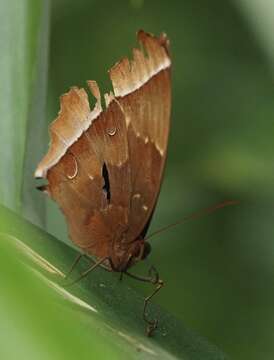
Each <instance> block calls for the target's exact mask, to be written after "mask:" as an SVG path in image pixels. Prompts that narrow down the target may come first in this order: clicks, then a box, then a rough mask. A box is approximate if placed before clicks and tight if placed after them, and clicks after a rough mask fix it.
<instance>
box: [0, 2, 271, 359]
mask: <svg viewBox="0 0 274 360" xmlns="http://www.w3.org/2000/svg"><path fill="white" fill-rule="evenodd" d="M7 4H8V3H7ZM7 4H4V3H3V2H2V3H1V14H0V16H1V22H0V24H1V25H0V26H1V32H0V34H1V36H0V41H1V43H0V46H1V53H3V54H4V56H1V57H0V61H1V72H0V80H1V81H0V96H1V99H0V106H1V108H0V113H1V120H0V127H1V128H0V130H1V132H0V134H1V142H0V152H1V159H0V199H1V202H2V203H4V204H5V205H8V206H9V207H11V208H13V209H16V210H17V211H18V212H21V213H22V212H23V213H24V215H25V216H27V217H28V219H30V220H31V221H33V222H35V223H38V224H40V225H43V226H44V228H46V229H47V230H48V231H49V232H50V233H52V234H54V235H56V236H57V237H58V238H59V239H62V240H63V241H68V239H67V235H66V228H65V224H64V221H63V218H62V215H61V213H60V212H59V211H58V209H57V208H56V206H55V205H54V204H52V203H51V202H49V201H48V200H44V199H42V198H41V196H39V195H38V194H36V193H35V191H34V190H33V186H34V183H33V181H32V180H30V179H31V173H32V171H33V169H34V168H35V165H36V163H37V160H38V159H39V158H40V157H41V155H42V153H43V151H45V149H46V148H47V142H48V138H47V137H46V121H45V118H46V120H47V121H48V122H50V121H51V120H52V119H53V118H54V117H55V116H56V113H57V111H58V109H59V100H58V99H59V96H60V95H61V94H62V93H64V92H66V91H67V90H68V88H69V87H70V86H72V85H78V86H85V81H86V80H88V79H96V80H98V82H99V84H100V86H101V88H102V89H103V90H105V91H106V90H108V89H109V88H110V81H109V80H108V76H107V71H106V70H107V69H109V68H110V66H111V65H112V64H113V63H114V62H116V61H117V60H118V59H119V58H121V56H124V55H129V54H130V49H131V48H132V45H133V44H134V41H135V32H136V31H137V30H138V29H139V28H143V29H145V30H146V31H150V32H153V33H155V34H158V33H160V32H161V31H165V32H166V33H167V34H168V36H169V38H170V40H171V51H172V58H173V114H172V129H171V137H170V146H169V157H168V164H167V169H166V173H165V180H164V184H163V187H162V192H161V196H160V200H159V205H158V207H157V211H156V214H155V217H154V221H153V224H152V228H151V230H153V229H157V228H159V227H161V226H163V225H165V224H168V223H170V222H173V221H174V220H176V219H178V218H180V217H183V216H184V215H186V214H189V213H191V212H193V211H197V210H200V209H201V208H203V207H207V206H209V205H212V204H214V203H216V202H221V201H223V200H224V199H238V200H240V205H238V206H237V207H231V208H226V209H224V210H222V211H220V212H217V213H215V214H213V215H211V216H209V217H205V218H203V219H200V220H196V221H194V222H189V223H187V224H185V225H183V226H181V227H178V228H176V229H173V230H171V231H169V232H166V233H162V234H160V235H159V236H158V237H157V238H154V239H153V240H152V241H151V242H152V246H153V252H152V255H151V257H150V258H149V259H148V261H147V262H146V263H144V264H140V265H138V266H137V268H136V272H137V271H140V272H141V271H146V270H145V269H146V268H147V267H148V266H149V264H150V263H153V264H155V265H156V266H157V269H158V270H159V272H160V274H161V277H162V278H163V279H164V280H165V283H166V288H165V289H164V290H163V291H162V292H161V293H160V294H159V296H158V297H157V299H155V301H156V302H158V303H159V304H161V305H162V306H163V307H164V308H166V309H168V310H169V311H170V312H172V313H173V314H175V315H176V316H177V317H178V318H181V319H182V320H183V321H184V323H186V324H187V325H188V326H189V327H191V328H193V329H195V330H196V331H198V332H199V333H200V334H202V335H203V336H205V337H207V338H208V339H210V340H211V341H212V342H214V343H215V344H217V345H218V346H219V347H220V348H222V349H223V350H224V351H225V352H227V353H228V354H229V355H231V357H232V358H235V359H258V358H264V359H272V358H273V355H274V344H273V329H274V315H273V311H272V308H273V302H274V282H273V275H274V266H273V265H274V239H273V235H274V227H273V221H272V217H273V210H274V195H273V194H274V191H273V182H274V170H273V166H272V164H273V158H274V155H273V154H274V148H273V147H274V146H273V141H272V137H273V133H274V122H273V121H272V119H273V118H274V101H273V99H274V95H273V62H274V60H273V59H274V47H273V24H274V21H273V18H274V4H273V2H272V1H271V0H268V1H256V0H238V1H237V0H235V1H233V0H222V1H220V0H197V1H190V0H183V1H179V0H176V1H173V2H172V3H171V2H166V1H142V0H131V1H128V0H123V1H122V0H121V1H119V2H112V1H104V2H100V1H95V0H94V1H91V0H78V1H77V2H75V1H73V0H66V1H65V0H57V1H54V2H53V3H52V8H51V12H50V14H51V23H50V27H49V6H48V5H49V3H48V2H47V1H31V0H29V1H27V0H24V1H22V2H20V4H19V2H17V1H15V0H14V1H10V2H9V4H10V5H7ZM14 24H16V25H17V26H15V25H14ZM49 30H50V31H49ZM49 34H50V35H49ZM48 41H49V44H50V48H49V54H50V55H49V73H47V49H48V45H47V44H48ZM47 74H48V76H47ZM47 80H48V97H47V115H46V117H44V115H45V112H44V110H43V106H44V105H43V102H44V101H45V96H44V93H45V91H46V85H47ZM39 102H41V103H39ZM42 147H43V149H42ZM132 285H133V286H137V287H138V291H140V284H137V285H136V284H132ZM144 291H145V289H144Z"/></svg>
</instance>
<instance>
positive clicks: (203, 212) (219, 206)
mask: <svg viewBox="0 0 274 360" xmlns="http://www.w3.org/2000/svg"><path fill="white" fill-rule="evenodd" d="M237 204H239V201H237V200H227V201H224V202H222V203H219V204H217V205H214V206H211V207H208V208H206V209H203V210H201V211H198V212H196V213H194V214H191V215H188V216H186V217H184V218H183V219H181V220H178V221H176V222H175V223H172V224H169V225H166V226H164V227H162V228H160V229H158V230H156V231H154V232H152V233H151V234H149V235H148V236H147V237H146V238H145V240H148V239H150V238H152V236H154V235H157V234H159V233H161V232H164V231H166V230H168V229H170V228H173V227H175V226H177V225H180V224H182V223H184V222H187V221H188V220H194V219H199V218H200V217H202V216H204V215H208V214H211V213H213V212H214V211H216V210H218V209H222V208H224V207H226V206H230V205H237Z"/></svg>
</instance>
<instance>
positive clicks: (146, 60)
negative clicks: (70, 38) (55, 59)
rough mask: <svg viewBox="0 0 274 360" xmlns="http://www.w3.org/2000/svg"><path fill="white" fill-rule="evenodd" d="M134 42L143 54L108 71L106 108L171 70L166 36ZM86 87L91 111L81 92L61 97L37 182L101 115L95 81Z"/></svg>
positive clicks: (144, 35) (146, 35)
mask: <svg viewBox="0 0 274 360" xmlns="http://www.w3.org/2000/svg"><path fill="white" fill-rule="evenodd" d="M137 38H138V41H139V43H140V44H141V46H143V47H144V50H145V51H142V50H141V49H139V48H134V49H133V51H132V54H133V59H132V60H129V59H128V58H123V59H121V60H120V61H119V62H118V63H116V64H115V65H114V66H113V67H112V68H111V69H110V70H109V75H110V79H111V82H112V86H113V90H114V95H113V94H112V92H110V93H109V94H104V98H105V103H106V107H108V106H109V104H110V103H111V101H113V100H114V99H115V97H124V96H126V95H128V94H130V93H132V92H134V91H136V90H137V89H139V88H140V87H142V86H143V85H144V84H145V83H146V82H148V81H149V80H150V79H151V78H152V77H153V76H154V75H156V74H158V73H159V72H160V71H161V70H164V69H167V68H169V67H170V66H171V60H170V57H169V41H168V39H167V37H166V35H165V34H162V35H160V36H159V37H155V36H154V35H152V34H149V33H146V32H144V31H143V30H140V31H138V33H137ZM87 83H88V86H89V89H90V91H91V93H92V94H93V96H94V97H95V98H96V104H95V106H94V108H93V110H90V105H89V100H88V95H87V92H86V91H85V89H83V88H81V89H79V88H77V87H73V88H71V89H70V90H69V92H67V93H65V94H64V95H62V96H61V97H60V111H59V113H58V116H57V118H56V119H55V120H54V121H53V122H52V124H51V125H50V127H49V133H50V145H49V150H48V152H47V154H46V155H45V156H44V157H43V159H42V160H41V162H40V163H39V164H38V166H37V169H36V170H35V173H34V176H35V177H36V178H46V177H47V172H48V170H49V169H50V168H52V167H53V166H54V165H56V164H57V163H58V161H59V160H60V159H61V158H62V157H63V156H64V155H65V153H66V152H67V150H68V149H69V147H70V146H71V145H72V144H74V143H75V142H76V141H77V139H79V137H80V136H81V135H82V134H83V133H84V132H85V131H86V130H87V129H88V128H89V127H90V126H91V125H92V122H93V121H94V120H95V119H96V118H98V117H99V115H100V114H101V113H102V112H103V109H102V104H101V95H100V90H99V87H98V85H97V83H96V81H91V80H89V81H87Z"/></svg>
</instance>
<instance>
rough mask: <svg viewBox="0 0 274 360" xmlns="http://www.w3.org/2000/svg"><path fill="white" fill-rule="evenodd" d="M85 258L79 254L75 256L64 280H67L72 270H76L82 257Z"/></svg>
mask: <svg viewBox="0 0 274 360" xmlns="http://www.w3.org/2000/svg"><path fill="white" fill-rule="evenodd" d="M83 256H85V254H79V255H77V257H76V258H75V260H74V261H73V263H72V265H71V267H70V269H69V271H68V272H67V274H66V275H65V279H68V278H69V276H70V274H71V273H72V272H73V270H74V269H75V268H76V266H77V265H78V264H79V262H80V260H81V259H82V257H83Z"/></svg>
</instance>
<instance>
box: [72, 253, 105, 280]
mask: <svg viewBox="0 0 274 360" xmlns="http://www.w3.org/2000/svg"><path fill="white" fill-rule="evenodd" d="M107 259H108V257H105V258H103V259H100V260H98V261H97V262H95V263H94V264H93V265H92V266H91V267H89V268H88V269H87V270H86V271H84V272H83V273H82V274H81V275H80V276H79V277H78V278H77V279H75V280H73V281H72V282H70V283H69V284H67V285H66V286H71V285H74V284H75V283H77V282H78V281H80V280H82V279H83V278H85V277H86V276H87V275H88V274H89V273H90V272H91V271H93V270H94V269H96V268H97V267H98V266H101V265H102V264H103V263H104V262H105V261H106V260H107Z"/></svg>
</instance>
